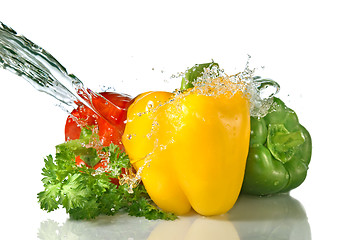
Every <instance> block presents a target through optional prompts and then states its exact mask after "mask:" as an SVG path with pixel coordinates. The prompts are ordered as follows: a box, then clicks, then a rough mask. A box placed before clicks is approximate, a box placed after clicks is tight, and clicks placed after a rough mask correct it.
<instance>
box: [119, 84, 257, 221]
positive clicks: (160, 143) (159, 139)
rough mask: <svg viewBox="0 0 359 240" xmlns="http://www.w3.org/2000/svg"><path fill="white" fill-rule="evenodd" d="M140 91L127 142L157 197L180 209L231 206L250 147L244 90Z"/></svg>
mask: <svg viewBox="0 0 359 240" xmlns="http://www.w3.org/2000/svg"><path fill="white" fill-rule="evenodd" d="M191 91H192V92H191V93H181V94H180V96H177V97H174V94H172V93H168V92H148V93H144V94H141V95H139V96H138V97H137V98H136V99H135V101H134V103H133V104H132V105H131V106H130V107H129V109H128V114H127V124H126V128H125V133H124V135H123V140H122V141H123V144H124V146H125V149H126V152H127V153H128V155H129V157H130V160H131V163H132V165H133V166H134V167H135V168H136V169H137V170H138V171H141V170H139V169H140V168H142V167H143V166H144V167H143V170H142V172H141V177H142V181H143V184H144V185H145V187H146V190H147V192H148V194H149V195H150V197H151V199H152V200H153V201H154V202H155V203H156V205H157V206H158V207H160V208H161V209H163V210H164V211H168V212H173V213H175V214H178V215H183V214H185V213H188V212H189V211H190V210H191V208H193V209H194V210H195V211H196V212H198V213H199V214H202V215H206V216H209V215H218V214H222V213H225V212H227V211H228V210H229V209H231V208H232V207H233V205H234V203H235V202H236V200H237V198H238V195H239V193H240V190H241V186H242V181H243V177H244V169H245V163H246V158H247V154H248V147H249V136H250V117H249V103H248V100H247V99H246V98H245V97H244V96H243V95H242V93H241V92H238V93H236V94H235V95H234V96H231V97H229V96H228V95H227V94H223V95H216V96H206V95H202V94H198V93H196V89H195V88H193V89H192V90H191Z"/></svg>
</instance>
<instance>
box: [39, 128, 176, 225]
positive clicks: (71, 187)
mask: <svg viewBox="0 0 359 240" xmlns="http://www.w3.org/2000/svg"><path fill="white" fill-rule="evenodd" d="M83 136H84V135H83ZM85 137H88V135H87V136H85ZM79 141H84V137H82V138H80V139H79ZM79 141H78V140H71V141H68V142H66V143H64V144H60V145H58V146H57V147H56V156H55V158H53V157H52V156H51V155H49V156H47V157H46V158H45V160H44V161H45V166H44V168H43V169H42V175H43V176H44V178H43V179H42V182H43V186H44V190H43V191H41V192H40V193H38V201H39V203H40V208H41V209H43V210H46V211H48V212H51V211H54V210H56V209H58V208H59V207H60V206H62V207H63V208H65V209H66V212H67V213H69V215H70V217H71V218H72V219H93V218H95V217H97V216H98V215H101V214H105V215H114V214H116V213H118V212H127V213H128V214H129V215H131V216H136V217H145V218H147V219H151V220H152V219H164V220H174V219H176V218H177V217H176V216H175V215H174V214H172V213H166V212H163V211H162V210H160V209H158V208H157V207H156V206H155V205H154V203H153V202H152V200H151V198H150V197H149V196H148V194H147V192H146V190H145V188H144V186H143V185H138V186H137V187H135V188H133V193H129V192H128V185H127V184H123V185H119V186H118V185H115V184H113V183H112V182H111V180H112V179H113V178H118V177H119V176H120V174H121V173H122V172H121V171H122V169H123V168H127V169H129V168H131V164H130V161H129V158H128V156H127V155H126V154H125V153H124V152H122V151H121V150H120V148H119V147H118V146H116V145H113V144H111V145H110V146H109V147H104V148H103V149H102V150H101V151H102V154H105V155H107V156H108V165H109V167H110V168H109V169H111V170H110V171H96V170H95V169H93V168H91V167H87V166H85V165H81V166H77V165H76V161H75V158H76V156H78V155H77V154H78V153H79V152H80V153H81V152H88V150H87V149H81V148H86V147H85V146H84V145H83V144H82V145H81V144H80V145H79V144H78V142H79ZM74 146H75V147H74ZM94 150H95V149H94ZM90 151H93V150H90ZM93 153H96V154H93V156H92V157H93V158H95V159H96V158H99V157H98V155H97V151H93Z"/></svg>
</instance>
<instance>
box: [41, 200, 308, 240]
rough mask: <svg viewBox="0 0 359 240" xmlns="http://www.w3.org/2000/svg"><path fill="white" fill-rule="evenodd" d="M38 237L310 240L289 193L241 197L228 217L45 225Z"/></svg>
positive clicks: (103, 219)
mask: <svg viewBox="0 0 359 240" xmlns="http://www.w3.org/2000/svg"><path fill="white" fill-rule="evenodd" d="M38 238H39V239H41V240H49V239H51V240H52V239H69V240H73V239H88V240H91V239H96V240H100V239H131V240H132V239H149V240H154V239H186V240H187V239H198V240H200V239H206V240H210V239H229V240H231V239H233V240H234V239H241V240H243V239H244V240H248V239H255V240H260V239H290V240H295V239H304V240H310V239H311V231H310V226H309V223H308V219H307V215H306V213H305V210H304V208H303V206H302V205H301V204H300V202H299V201H297V200H296V199H294V198H292V197H291V196H289V195H287V194H283V195H277V196H272V197H254V196H246V195H243V196H240V198H239V200H238V202H237V203H236V205H235V206H234V208H233V209H232V210H231V211H230V212H228V213H227V214H224V215H221V216H216V217H203V216H199V215H197V214H195V213H191V214H189V215H187V216H183V217H180V219H178V220H176V221H149V220H146V219H143V218H136V217H130V216H127V215H125V214H118V215H116V216H101V217H99V218H97V219H95V220H91V221H75V220H67V221H66V222H65V223H63V224H59V223H57V222H55V221H53V220H46V221H43V222H42V223H41V225H40V228H39V230H38Z"/></svg>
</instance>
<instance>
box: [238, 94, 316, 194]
mask: <svg viewBox="0 0 359 240" xmlns="http://www.w3.org/2000/svg"><path fill="white" fill-rule="evenodd" d="M311 154H312V140H311V137H310V134H309V132H308V131H307V130H306V129H305V128H304V127H303V126H302V125H301V124H300V123H299V121H298V117H297V115H296V113H295V112H294V111H293V110H292V109H290V108H288V107H286V105H285V104H284V103H283V101H281V100H280V99H279V98H274V100H273V104H272V106H271V109H270V110H269V113H268V114H267V115H266V116H265V117H263V118H255V117H251V137H250V148H249V153H248V159H247V165H246V172H245V177H244V182H243V187H242V192H243V193H248V194H253V195H270V194H275V193H283V192H288V191H290V190H292V189H294V188H296V187H298V186H299V185H300V184H302V182H303V181H304V180H305V178H306V176H307V170H308V165H309V162H310V158H311Z"/></svg>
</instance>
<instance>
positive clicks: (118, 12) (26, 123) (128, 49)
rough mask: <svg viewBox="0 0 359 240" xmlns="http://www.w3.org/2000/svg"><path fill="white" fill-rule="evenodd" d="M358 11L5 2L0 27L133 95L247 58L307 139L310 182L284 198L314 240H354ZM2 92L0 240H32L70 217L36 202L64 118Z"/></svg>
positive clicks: (232, 67) (88, 79) (273, 5)
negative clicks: (299, 211) (51, 222)
mask: <svg viewBox="0 0 359 240" xmlns="http://www.w3.org/2000/svg"><path fill="white" fill-rule="evenodd" d="M100 2H101V3H100ZM235 2H238V3H235ZM357 10H358V8H357V4H356V1H348V0H341V1H315V0H312V1H307V0H302V1H216V2H215V3H210V2H209V1H136V0H134V1H68V0H63V1H59V2H58V3H52V2H51V1H6V2H4V1H3V2H2V3H1V8H0V13H1V14H0V21H2V22H3V23H5V24H7V25H8V26H10V27H12V28H13V29H15V30H16V31H17V32H18V33H20V34H23V35H25V36H26V37H28V38H29V39H31V40H32V41H33V42H35V43H37V44H38V45H40V46H41V47H43V48H44V49H46V50H47V51H48V52H50V53H51V54H52V55H53V56H55V58H57V60H59V61H60V62H61V63H62V64H63V65H64V66H65V67H66V68H67V70H68V72H70V73H74V74H75V75H76V76H77V77H78V78H80V79H81V80H82V81H83V82H84V83H85V85H86V86H88V87H90V88H92V89H94V90H100V89H101V86H107V87H113V88H115V89H116V90H117V91H119V92H125V93H129V94H131V95H132V96H135V95H136V94H138V93H141V92H143V91H147V90H163V89H165V90H173V89H174V88H175V87H178V86H179V84H180V83H179V82H173V81H171V79H169V76H171V74H174V73H177V72H180V71H183V70H185V69H186V68H187V67H190V66H192V65H193V64H195V63H203V62H208V61H211V59H214V60H215V61H217V62H219V64H220V66H222V67H223V68H224V69H225V70H227V71H228V73H235V72H238V71H241V70H243V68H244V66H245V63H246V61H247V58H248V57H247V55H248V54H249V55H251V60H250V67H252V68H258V69H259V70H258V71H259V72H258V73H260V74H262V76H265V77H270V78H272V79H274V80H276V81H277V82H278V83H279V84H280V85H281V92H280V95H279V96H280V97H282V98H283V99H284V100H285V101H286V102H287V105H288V106H289V107H291V108H293V109H294V110H296V112H297V114H298V116H299V119H300V122H301V123H302V124H303V125H304V126H305V127H306V128H307V129H308V130H309V132H310V133H311V135H312V138H313V156H312V162H311V164H310V170H309V173H308V177H307V180H306V181H305V183H304V184H303V185H302V186H300V187H299V188H298V189H296V190H294V191H292V193H291V196H293V197H294V198H295V199H297V200H298V201H299V202H300V203H301V204H302V205H303V207H304V208H305V211H306V214H307V216H308V222H309V224H310V229H311V237H312V239H336V238H342V239H346V238H347V239H354V238H356V237H357V230H356V228H357V223H358V215H359V207H358V202H359V198H358V194H357V190H358V185H357V184H358V183H359V180H358V177H357V172H358V169H359V162H358V161H359V159H358V154H357V148H358V143H359V141H358V135H359V130H358V120H357V115H358V114H357V109H358V99H357V91H358V88H359V79H358V71H357V69H358V64H359V60H358V56H359V47H358V44H359V37H358V34H357V32H358V23H359V16H358V12H357ZM262 66H264V67H265V68H264V69H263V70H262V69H261V67H262ZM0 84H1V94H0V109H1V118H0V126H1V129H2V130H1V138H2V141H1V144H0V152H1V157H0V160H1V163H2V165H1V166H2V171H1V174H0V189H1V197H0V199H1V200H0V203H1V204H0V212H1V218H2V222H4V223H2V227H1V233H0V235H1V236H10V237H7V238H6V239H15V238H16V239H17V237H25V238H26V239H36V235H37V232H38V230H39V227H40V223H41V222H43V221H46V220H47V219H55V220H56V221H58V222H59V223H61V222H63V221H65V220H66V218H67V216H66V214H65V213H64V212H63V211H61V210H60V211H57V212H54V213H50V214H48V213H45V212H42V211H40V210H39V205H38V204H37V199H36V193H37V192H39V191H41V190H42V188H41V187H42V186H41V181H40V180H41V174H40V173H41V168H42V166H43V157H45V156H46V155H47V154H50V153H53V151H54V146H55V145H56V144H58V143H61V142H62V141H63V140H64V136H63V127H64V123H65V119H66V114H65V113H64V112H62V111H61V110H60V109H59V108H57V107H55V104H56V101H54V100H53V99H52V98H51V97H50V96H48V95H46V94H43V93H39V92H38V91H36V90H35V89H34V88H33V87H32V86H31V85H30V84H28V83H27V82H26V81H25V80H24V79H22V78H20V77H17V76H15V75H13V74H12V73H9V72H7V71H5V70H1V69H0ZM8 234H11V235H8ZM1 239H5V238H3V237H1ZM293 239H294V238H293ZM295 239H301V238H300V237H298V236H297V238H295Z"/></svg>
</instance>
